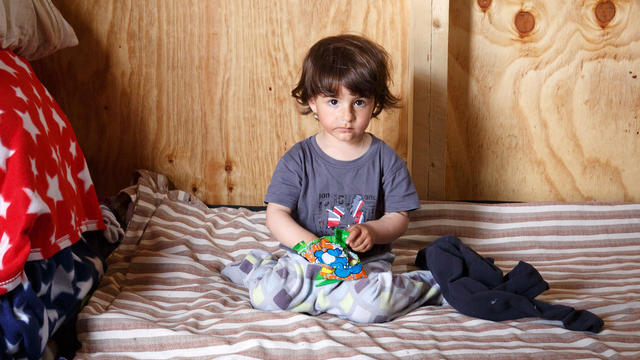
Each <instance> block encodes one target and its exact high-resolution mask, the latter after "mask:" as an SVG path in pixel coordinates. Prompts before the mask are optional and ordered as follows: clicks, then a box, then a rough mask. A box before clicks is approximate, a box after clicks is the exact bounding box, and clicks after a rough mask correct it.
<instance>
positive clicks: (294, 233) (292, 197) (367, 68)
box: [223, 35, 442, 323]
mask: <svg viewBox="0 0 640 360" xmlns="http://www.w3.org/2000/svg"><path fill="white" fill-rule="evenodd" d="M388 59H389V56H388V54H387V52H386V51H385V50H384V49H383V48H382V47H381V46H379V45H378V44H376V43H374V42H372V41H370V40H368V39H366V38H364V37H362V36H357V35H339V36H331V37H327V38H324V39H321V40H320V41H318V42H317V43H316V44H314V45H313V46H312V47H311V49H309V51H308V53H307V55H306V57H305V59H304V62H303V65H302V73H301V76H300V80H299V82H298V84H297V86H296V87H295V88H294V89H293V91H292V95H293V97H294V98H295V99H296V101H297V103H298V104H299V106H300V107H301V112H302V113H303V114H311V113H313V117H314V118H315V119H316V120H317V121H318V122H319V124H320V126H321V130H320V132H318V133H317V134H315V135H313V136H311V137H309V138H307V139H304V140H302V141H300V142H298V143H297V144H295V145H294V146H293V147H291V149H289V150H288V151H287V152H286V153H285V154H284V156H283V157H282V158H281V159H280V161H279V163H278V165H277V166H276V169H275V171H274V173H273V177H272V179H271V183H270V184H269V187H268V189H267V194H266V196H265V199H264V201H265V203H266V204H267V211H266V223H267V227H268V228H269V230H270V231H271V232H272V233H273V236H274V237H275V238H276V239H277V240H278V241H279V242H280V243H281V244H282V246H283V247H285V249H287V250H289V251H288V252H287V254H286V255H285V256H282V257H280V258H279V259H278V258H275V257H274V256H273V255H271V254H269V253H267V252H265V251H262V250H253V251H251V252H250V253H249V255H247V256H246V258H245V259H244V260H242V261H240V262H236V263H231V264H229V265H228V266H227V267H225V269H224V270H223V274H224V275H225V276H227V277H228V278H230V279H231V280H232V281H233V282H234V283H237V284H242V285H244V286H246V287H247V288H248V289H249V292H250V296H251V303H252V305H253V307H254V308H257V309H262V310H290V311H296V312H304V313H308V314H312V315H316V314H320V313H324V312H327V313H330V314H334V315H337V316H339V317H341V318H343V319H347V320H351V321H354V322H361V323H371V322H385V321H389V320H392V319H394V318H396V317H398V316H400V315H403V314H405V313H407V312H409V311H411V310H413V309H415V308H417V307H419V306H421V305H424V304H440V303H441V301H442V300H441V299H442V298H441V295H440V288H439V286H438V285H437V284H436V282H435V280H434V279H433V277H432V276H431V273H430V272H429V271H425V270H419V271H414V272H410V273H404V274H398V275H393V274H392V273H391V264H392V262H393V260H394V255H393V254H392V253H391V246H390V244H391V243H392V242H393V241H394V240H395V239H397V238H398V237H399V236H400V235H402V234H403V233H404V232H405V231H406V229H407V226H408V223H409V216H408V211H410V210H414V209H416V208H418V207H419V202H418V196H417V194H416V191H415V188H414V185H413V183H412V181H411V178H410V176H409V171H408V170H407V167H406V165H405V163H404V161H403V160H402V159H401V158H400V157H399V156H398V154H396V152H395V151H394V150H393V149H392V148H391V147H389V146H388V145H387V144H385V143H384V142H383V141H382V140H380V139H378V138H377V137H375V136H374V135H373V134H370V133H368V132H367V131H366V130H367V127H368V125H369V122H370V121H371V119H372V118H373V117H376V116H377V115H378V114H380V113H381V112H382V111H383V110H384V109H386V108H389V107H393V106H396V104H397V103H398V99H397V98H396V97H395V96H393V95H392V94H391V92H390V90H389V82H390V73H389V60H388ZM336 228H338V229H343V230H346V231H347V232H348V233H349V235H348V236H347V238H346V243H347V245H349V247H350V248H351V249H352V250H353V251H355V252H356V253H357V254H358V255H359V257H360V259H361V261H362V266H363V268H364V270H365V273H366V274H367V277H366V278H362V279H359V280H348V281H346V280H345V281H341V282H334V283H330V284H328V285H323V286H319V287H318V286H314V283H315V280H314V279H315V278H316V276H317V275H318V273H319V272H320V271H321V270H322V265H319V264H314V263H310V262H308V261H307V260H305V258H304V257H302V256H300V255H298V254H297V253H296V252H295V251H293V250H291V248H294V247H295V246H296V244H298V243H300V242H305V243H311V242H312V241H313V240H315V239H317V238H318V237H321V236H330V235H333V234H334V231H335V229H336Z"/></svg>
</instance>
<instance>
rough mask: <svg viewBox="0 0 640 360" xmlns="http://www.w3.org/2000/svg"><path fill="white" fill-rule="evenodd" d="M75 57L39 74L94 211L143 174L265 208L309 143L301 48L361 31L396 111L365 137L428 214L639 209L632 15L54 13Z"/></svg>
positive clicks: (519, 0) (500, 0) (89, 0)
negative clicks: (395, 98) (440, 206)
mask: <svg viewBox="0 0 640 360" xmlns="http://www.w3.org/2000/svg"><path fill="white" fill-rule="evenodd" d="M54 2H55V3H56V5H57V6H58V7H59V8H60V9H61V11H62V13H63V14H64V15H65V17H67V18H68V20H69V21H70V23H71V24H72V25H73V27H74V28H75V29H76V31H77V33H78V36H79V38H80V45H79V46H77V47H75V48H71V49H66V50H63V51H61V52H59V53H57V54H55V55H53V56H51V57H48V58H45V59H43V60H42V61H39V62H37V63H36V64H35V67H36V71H37V73H38V74H39V76H40V77H41V78H42V79H43V82H44V83H45V84H46V85H47V86H48V88H49V90H50V91H51V93H52V94H53V95H54V96H55V97H56V99H58V101H59V102H60V104H61V106H62V108H63V110H65V111H66V112H67V115H68V116H69V118H70V120H71V122H72V124H73V126H74V129H75V130H76V133H77V135H78V138H79V142H80V145H81V146H82V148H83V149H84V151H85V153H86V155H87V158H88V162H89V167H90V169H91V172H92V174H93V178H94V181H95V183H96V185H97V189H98V192H99V193H100V195H103V196H107V195H111V194H113V193H115V192H116V191H117V190H119V189H120V188H122V187H123V186H125V185H126V184H127V183H128V181H129V180H130V178H131V175H132V172H133V171H134V170H135V169H138V168H146V169H150V170H153V171H158V172H161V173H165V174H167V175H169V177H170V178H171V179H172V180H173V181H174V182H175V184H176V185H177V186H178V187H179V188H181V189H183V190H187V191H189V192H193V193H195V194H196V195H197V196H199V197H200V198H202V199H203V200H205V201H206V202H208V203H210V204H242V205H260V204H261V203H262V198H263V195H264V192H265V190H266V187H267V185H268V183H269V179H270V176H271V173H272V171H273V168H274V166H275V164H276V162H277V160H278V159H279V157H280V156H281V155H282V154H283V153H284V152H285V151H286V149H288V148H289V147H290V146H291V145H292V144H293V143H295V142H296V141H298V140H300V139H302V138H304V137H306V136H310V135H311V134H313V133H314V132H316V131H317V130H318V127H317V125H316V124H315V122H314V121H313V120H312V119H311V118H309V117H303V116H301V115H299V114H298V113H297V112H296V110H295V106H294V103H293V100H292V98H291V97H290V95H289V92H290V90H291V89H292V88H293V86H294V85H295V83H296V79H297V76H298V68H299V65H300V63H301V61H302V57H303V56H304V53H305V51H306V50H307V48H308V47H309V46H310V45H312V44H313V43H314V42H315V41H317V40H318V39H320V38H321V37H324V36H327V35H331V34H336V33H341V32H356V33H362V34H365V35H366V36H368V37H370V38H372V39H374V40H376V41H378V42H379V43H381V44H382V45H383V46H385V47H386V48H387V50H388V51H389V53H390V54H391V56H392V58H393V61H394V69H393V80H394V88H393V89H394V91H395V92H396V94H398V95H400V96H401V97H402V98H403V100H404V102H403V106H402V107H401V108H400V109H397V110H395V111H393V112H390V113H387V114H383V115H382V116H381V117H380V119H378V120H375V121H374V122H373V123H372V125H371V127H370V130H371V131H372V132H373V133H374V134H376V135H377V136H379V137H381V138H382V139H384V140H385V141H386V142H387V143H389V144H390V145H391V146H392V147H393V148H394V149H395V150H396V151H397V152H398V153H400V155H401V156H402V157H404V158H406V159H407V160H408V163H409V166H410V169H411V171H412V176H413V179H414V182H415V184H416V187H417V189H418V192H419V194H420V196H421V198H423V199H455V200H457V199H462V200H502V201H509V200H516V201H536V200H543V201H549V200H563V201H584V200H616V201H640V161H639V160H640V78H639V76H640V22H639V21H637V19H639V18H640V3H639V2H638V1H637V0H580V1H577V0H576V1H566V0H461V1H450V0H398V1H387V0H379V1H369V0H338V1H331V0H314V1H297V0H238V1H226V0H145V1H138V0H54Z"/></svg>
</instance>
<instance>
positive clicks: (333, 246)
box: [293, 228, 367, 286]
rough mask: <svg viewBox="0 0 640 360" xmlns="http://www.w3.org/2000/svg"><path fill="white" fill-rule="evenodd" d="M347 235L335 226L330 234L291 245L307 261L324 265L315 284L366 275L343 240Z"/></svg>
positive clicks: (364, 276) (358, 259) (360, 277)
mask: <svg viewBox="0 0 640 360" xmlns="http://www.w3.org/2000/svg"><path fill="white" fill-rule="evenodd" d="M347 236H349V233H348V232H346V231H344V230H342V229H338V228H336V229H335V233H334V235H332V236H324V237H321V238H318V239H315V240H313V241H311V242H309V243H305V242H304V241H301V242H299V243H298V244H296V246H294V247H293V250H294V251H296V252H297V253H298V254H300V255H301V256H303V257H304V258H305V259H307V260H308V261H309V262H311V263H315V264H322V265H324V267H323V269H322V270H321V271H320V272H319V273H318V275H317V276H316V279H315V280H316V284H315V286H322V285H327V284H331V283H335V282H338V281H343V280H357V279H362V278H366V277H367V274H366V273H365V271H364V268H363V267H362V264H361V263H360V258H359V257H358V255H357V254H356V253H355V252H353V251H352V250H351V249H350V248H349V246H348V245H347V243H346V242H345V240H346V239H347Z"/></svg>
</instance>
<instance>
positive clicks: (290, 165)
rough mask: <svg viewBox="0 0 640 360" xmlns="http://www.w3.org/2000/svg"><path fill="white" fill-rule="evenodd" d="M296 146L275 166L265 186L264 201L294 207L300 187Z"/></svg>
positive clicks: (299, 164)
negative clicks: (269, 180)
mask: <svg viewBox="0 0 640 360" xmlns="http://www.w3.org/2000/svg"><path fill="white" fill-rule="evenodd" d="M295 154H296V147H294V148H292V149H290V150H289V151H288V152H287V153H285V154H284V155H283V156H282V158H280V161H278V165H277V166H276V169H275V171H274V172H273V176H272V177H271V182H270V183H269V187H268V188H267V193H266V195H265V197H264V202H265V203H266V204H268V203H271V202H273V203H276V204H280V205H283V206H286V207H288V208H289V209H292V210H293V209H296V207H297V204H298V199H299V197H300V191H301V189H302V174H301V169H302V166H301V163H300V162H301V160H300V159H299V157H297V156H296V155H295Z"/></svg>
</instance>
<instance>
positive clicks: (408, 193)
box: [264, 135, 420, 253]
mask: <svg viewBox="0 0 640 360" xmlns="http://www.w3.org/2000/svg"><path fill="white" fill-rule="evenodd" d="M371 137H372V142H371V146H370V147H369V149H368V150H367V152H366V153H365V154H364V155H362V156H361V157H359V158H357V159H355V160H351V161H340V160H336V159H334V158H332V157H330V156H328V155H327V154H325V153H324V152H323V151H322V150H321V149H320V147H319V146H318V144H317V142H316V138H315V136H311V137H309V138H307V139H305V140H302V141H300V142H298V143H296V144H295V145H294V146H293V147H292V148H291V149H289V151H287V152H286V153H285V154H284V155H283V156H282V158H281V159H280V161H279V162H278V165H277V166H276V170H275V171H274V173H273V176H272V178H271V183H270V184H269V188H268V189H267V194H266V195H265V199H264V202H265V203H270V202H273V203H276V204H280V205H283V206H286V207H288V208H289V209H291V210H292V216H293V218H294V219H295V220H296V221H297V222H298V224H300V225H302V226H303V227H304V228H306V229H307V230H309V231H310V232H312V233H314V234H315V235H317V236H325V235H333V233H334V228H335V227H339V228H341V229H346V228H347V227H349V226H351V225H354V224H358V223H363V222H365V221H369V220H376V219H379V218H380V217H382V215H384V213H385V212H397V211H409V210H413V209H417V208H418V207H419V206H420V204H419V201H418V195H417V193H416V190H415V187H414V186H413V182H412V181H411V177H410V176H409V171H408V170H407V166H406V164H405V162H404V160H402V158H400V156H398V154H397V153H396V152H395V151H394V150H393V149H392V148H391V147H389V146H388V145H387V144H385V143H384V142H383V141H382V140H380V139H378V138H377V137H375V136H373V135H371ZM386 248H387V249H388V248H389V247H388V246H387V247H386ZM378 250H381V249H378ZM376 253H378V251H376Z"/></svg>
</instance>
